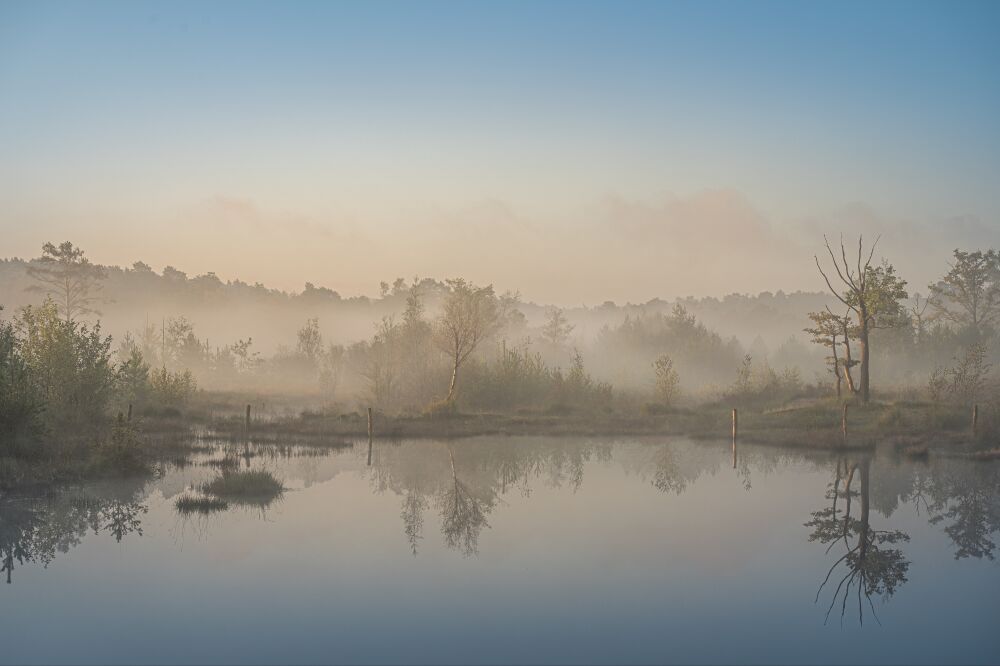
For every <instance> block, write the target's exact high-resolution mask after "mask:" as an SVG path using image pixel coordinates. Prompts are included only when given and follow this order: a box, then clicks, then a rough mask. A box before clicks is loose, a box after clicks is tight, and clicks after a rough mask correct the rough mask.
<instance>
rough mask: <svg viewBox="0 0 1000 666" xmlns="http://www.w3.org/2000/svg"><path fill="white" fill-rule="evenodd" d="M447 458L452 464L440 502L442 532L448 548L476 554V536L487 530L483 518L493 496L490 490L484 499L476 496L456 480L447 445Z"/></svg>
mask: <svg viewBox="0 0 1000 666" xmlns="http://www.w3.org/2000/svg"><path fill="white" fill-rule="evenodd" d="M448 459H449V461H450V463H451V483H450V484H448V485H447V486H446V487H445V490H444V492H443V493H442V494H441V496H440V499H439V502H440V508H441V533H442V534H443V535H444V541H445V544H446V545H447V546H448V547H449V548H454V549H456V550H459V551H461V552H462V553H463V554H464V555H466V556H469V555H476V554H478V552H479V534H480V533H481V532H482V531H483V528H484V527H489V523H488V522H486V516H487V515H488V514H489V512H490V511H491V510H492V509H493V504H494V502H493V499H494V497H495V495H493V493H492V489H490V492H489V494H488V495H487V496H483V495H486V494H485V493H482V494H477V493H475V492H473V490H472V489H470V487H469V486H468V485H466V484H465V483H464V482H462V481H461V480H460V479H459V477H458V469H457V468H456V466H455V451H454V449H453V448H452V446H451V445H450V444H449V445H448Z"/></svg>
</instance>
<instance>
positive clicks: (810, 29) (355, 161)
mask: <svg viewBox="0 0 1000 666" xmlns="http://www.w3.org/2000/svg"><path fill="white" fill-rule="evenodd" d="M998 185H1000V3H997V2H982V3H977V2H941V3H929V2H917V1H908V2H864V3H862V2H836V3H819V2H697V3H695V2H690V3H687V2H655V3H640V2H617V3H587V2H534V3H527V2H523V3H522V2H493V3H486V2H473V1H469V2H441V3H439V2H419V3H414V2H406V3H403V2H400V3H388V2H374V1H373V2H364V3H347V2H343V3H338V2H320V3H291V2H289V3H276V2H272V3H252V2H210V3H183V2H170V3H147V2H121V3H117V2H96V3H81V2H66V3H47V2H17V1H15V0H0V256H19V257H25V258H27V257H33V256H37V255H38V254H39V251H40V247H41V245H42V243H44V242H46V241H55V242H58V241H61V240H71V241H73V242H74V243H76V244H78V245H79V246H81V247H83V248H84V249H85V250H86V251H87V253H88V255H89V256H90V257H91V258H92V259H93V260H94V261H97V262H99V263H104V264H116V265H131V263H132V262H134V261H137V260H142V261H145V262H146V263H148V264H150V265H152V266H153V267H154V269H156V270H160V269H162V267H163V266H165V265H172V266H175V267H177V268H179V269H181V270H184V271H186V272H188V273H189V274H190V275H195V274H200V273H205V272H208V271H214V272H215V273H217V274H218V275H219V276H220V277H222V278H223V279H235V278H239V279H243V280H245V281H248V282H258V281H259V282H263V283H265V284H267V285H269V286H273V287H279V288H283V289H290V290H299V289H301V288H302V286H303V284H304V283H305V282H307V281H308V282H312V283H314V284H317V285H325V286H328V287H330V288H333V289H336V290H338V291H339V292H340V293H342V294H344V295H354V294H359V293H365V294H369V295H374V294H375V293H377V291H378V283H379V281H381V280H389V281H391V280H392V279H393V278H395V277H397V276H403V277H407V278H409V277H413V276H416V275H419V276H431V277H438V278H444V277H452V276H464V277H467V278H469V279H472V280H474V281H476V282H479V283H494V284H495V285H496V286H497V287H498V288H500V289H517V290H520V291H521V293H522V295H523V296H525V297H526V298H528V299H529V300H535V301H539V302H552V303H558V304H563V305H577V304H582V303H600V302H603V301H605V300H615V301H618V302H625V301H631V302H642V301H645V300H648V299H650V298H653V297H665V298H669V297H674V296H687V295H693V296H702V295H724V294H727V293H732V292H739V293H748V292H757V291H762V290H770V291H777V290H779V289H783V290H785V291H794V290H797V289H805V290H819V289H821V288H822V287H823V283H822V280H821V278H820V277H819V275H818V273H817V271H816V268H815V265H814V263H813V255H814V254H815V253H817V252H819V251H821V250H822V242H823V234H824V233H825V234H828V235H830V236H831V237H832V238H834V239H836V238H837V237H838V236H839V235H840V234H845V235H846V236H847V237H848V238H851V237H856V235H857V234H859V233H863V234H865V235H866V236H867V237H872V238H873V237H875V236H877V235H881V240H880V243H879V252H878V253H877V256H884V257H885V258H886V259H888V260H890V261H891V262H892V263H894V264H895V265H896V266H897V268H898V269H899V270H900V272H901V273H902V275H903V277H904V278H906V279H908V280H909V281H910V282H911V286H912V287H913V289H912V290H913V291H920V290H924V291H925V290H926V284H927V282H928V281H930V280H932V279H934V277H935V276H937V275H939V274H941V273H942V272H944V270H946V268H947V260H948V256H949V254H950V252H951V250H952V249H954V248H956V247H962V248H968V249H972V248H979V247H988V246H1000V199H998V197H997V189H998Z"/></svg>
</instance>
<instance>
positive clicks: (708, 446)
mask: <svg viewBox="0 0 1000 666" xmlns="http://www.w3.org/2000/svg"><path fill="white" fill-rule="evenodd" d="M732 456H733V451H732V450H731V448H730V447H729V446H728V442H697V443H693V442H686V441H672V440H655V439H647V440H635V439H629V440H608V439H594V440H575V439H569V438H549V437H535V438H532V437H517V438H488V437H484V438H471V439H466V440H455V441H446V442H442V441H431V440H423V441H406V442H386V441H377V442H375V443H374V445H373V447H372V451H371V464H370V465H368V442H367V441H364V442H361V443H359V444H358V445H357V446H355V447H354V448H336V449H333V448H321V447H304V446H282V445H275V444H269V445H260V444H247V443H246V442H244V443H241V444H240V446H239V447H234V446H223V445H213V444H211V443H209V444H207V445H205V446H204V448H203V450H202V451H201V452H200V453H199V454H198V456H196V457H195V459H193V460H191V461H187V462H186V463H185V464H184V465H178V466H176V467H174V468H172V471H170V473H169V474H166V475H164V476H163V477H162V478H159V479H157V480H155V481H153V482H150V483H149V484H148V485H147V484H146V483H145V482H143V481H141V480H136V481H118V482H114V483H111V482H108V483H102V484H89V485H87V486H86V487H85V489H70V490H69V491H64V492H61V493H54V494H52V495H50V496H45V497H33V498H27V497H18V498H15V497H7V498H5V499H2V500H0V563H2V569H0V571H2V573H3V575H4V576H5V578H6V579H7V581H8V582H11V581H12V580H13V571H14V569H15V567H20V566H23V565H27V564H41V565H42V566H43V567H44V566H46V565H47V564H48V563H50V562H51V561H52V560H53V558H55V557H56V556H57V555H60V554H64V553H67V552H69V551H70V550H71V549H72V548H74V547H75V546H76V545H78V544H79V543H80V542H81V541H82V540H83V538H84V536H85V535H86V534H88V532H89V533H92V534H94V535H96V537H97V538H108V537H110V538H113V539H114V540H115V541H116V542H123V541H125V540H127V539H131V538H137V537H140V536H142V535H143V519H144V518H145V516H146V514H147V511H148V504H149V503H148V500H147V497H148V494H149V493H150V492H153V491H155V492H156V493H157V494H158V495H162V497H163V498H164V499H165V504H166V505H167V507H168V509H169V510H170V511H171V512H176V514H180V515H181V516H182V519H183V516H196V517H198V518H199V519H200V518H204V517H206V516H208V515H209V514H216V516H217V518H213V525H212V526H211V529H212V530H215V529H216V528H217V527H218V526H219V525H221V524H225V521H227V520H231V519H232V516H233V512H234V511H236V510H238V509H239V508H240V507H241V505H240V504H239V503H238V502H230V501H221V500H217V501H216V502H215V503H212V504H210V503H207V501H201V500H205V498H203V497H201V495H199V493H197V492H193V491H192V490H191V489H192V488H194V489H198V488H202V487H203V484H204V483H205V482H206V481H208V480H211V479H212V478H213V477H215V476H216V475H218V474H220V470H225V469H234V468H235V469H258V468H270V469H272V470H273V471H275V472H276V474H279V475H280V476H281V477H282V479H294V480H296V481H298V483H299V484H300V486H299V488H301V484H303V483H304V484H305V487H306V488H309V487H310V486H311V485H322V484H330V485H336V477H337V476H338V475H340V474H347V475H349V476H350V478H352V479H354V480H355V481H360V482H361V483H367V484H368V485H369V487H370V490H371V491H372V492H373V493H375V494H378V495H385V496H386V499H388V500H389V501H391V503H392V506H393V507H398V519H397V516H396V515H395V510H394V511H393V513H391V514H389V519H390V520H392V521H393V525H400V526H401V531H402V535H403V537H404V541H403V544H405V545H402V549H401V551H400V552H401V554H405V556H406V557H407V559H408V560H409V557H410V556H412V557H422V559H421V562H423V561H424V559H423V558H427V557H428V555H427V554H426V553H424V552H422V550H423V549H426V548H427V544H428V542H430V543H432V544H434V545H435V546H439V547H440V546H443V547H444V548H446V549H449V550H452V551H454V552H455V553H457V554H460V555H461V556H463V557H466V558H470V560H472V561H473V562H474V561H475V558H477V557H479V556H480V554H481V552H480V551H481V550H483V551H486V550H487V549H488V548H489V541H488V538H489V537H488V536H484V535H489V534H491V533H493V528H492V527H491V524H497V525H500V524H501V521H499V520H498V516H499V514H502V513H503V512H504V511H505V510H507V507H508V505H510V504H520V505H524V504H525V503H536V502H545V501H551V497H552V494H551V493H550V492H542V491H540V489H547V490H557V491H559V492H560V493H563V494H565V496H567V497H569V496H574V495H576V494H581V495H585V496H587V497H588V499H589V500H590V501H593V498H594V490H593V488H590V492H589V494H588V492H587V488H588V487H590V486H588V484H593V483H595V482H593V481H588V478H590V475H595V474H596V475H600V476H601V478H602V479H603V481H602V484H603V485H599V486H598V487H600V488H601V489H602V492H618V491H621V492H626V491H628V492H629V493H632V492H633V491H635V490H636V489H637V488H642V489H644V492H645V493H646V494H645V495H642V494H641V493H636V497H642V498H643V499H642V500H641V501H643V502H646V503H647V506H648V503H657V502H662V503H664V504H668V503H671V502H674V501H676V498H677V497H679V496H681V495H683V494H685V493H689V492H693V491H694V489H695V488H698V487H702V488H705V487H709V488H712V489H713V492H723V493H729V492H735V493H737V495H736V496H739V497H743V496H746V497H749V498H752V499H757V498H758V496H760V495H764V496H766V495H767V494H768V491H769V490H771V489H772V488H773V487H774V481H775V479H780V480H784V481H785V482H787V481H788V479H792V478H794V479H799V480H800V481H799V485H800V486H804V485H805V484H804V482H803V481H802V479H805V480H806V481H807V482H808V484H809V486H805V489H806V490H805V495H809V496H811V497H812V498H813V500H812V501H813V502H815V504H814V505H813V506H816V507H817V508H816V509H815V510H814V511H811V512H810V511H809V510H808V509H806V510H800V509H798V508H797V507H793V511H794V513H795V514H797V515H794V517H793V518H790V519H789V520H793V521H794V522H793V525H795V526H796V527H795V529H796V534H797V535H798V536H796V537H795V539H796V540H798V541H799V545H800V546H801V547H807V544H808V543H814V544H821V545H822V546H824V547H825V548H819V549H818V552H819V553H820V554H821V555H823V556H824V559H822V560H821V561H820V560H817V561H816V565H817V571H816V574H815V578H812V577H810V580H809V581H803V582H801V583H797V584H796V585H798V586H801V587H803V589H802V590H801V592H799V591H798V590H796V595H799V594H801V597H802V600H803V603H806V604H808V603H809V602H810V601H811V600H812V598H813V595H814V593H815V600H816V603H817V604H819V608H820V610H819V611H818V612H819V613H822V612H823V611H825V613H826V618H827V619H828V618H829V617H831V616H834V614H839V615H840V617H841V621H843V619H844V618H845V616H846V617H857V618H858V621H859V622H861V623H865V621H866V620H867V619H868V618H869V617H874V618H875V619H876V620H878V619H879V616H878V613H876V608H877V603H876V602H878V601H881V603H882V604H885V603H886V602H888V601H889V600H890V599H891V597H892V596H893V595H894V594H895V593H896V592H897V591H898V590H900V589H901V588H902V587H903V586H904V585H907V584H908V580H909V578H910V577H911V575H912V573H911V567H910V564H911V563H910V560H911V558H912V559H915V560H919V552H920V551H919V549H917V548H915V547H914V546H915V544H909V545H908V542H910V534H909V533H908V532H906V531H903V530H902V529H900V527H901V526H902V523H901V520H900V516H901V515H906V516H911V517H912V515H913V511H914V510H915V511H917V512H919V515H920V517H921V518H922V519H923V520H926V521H927V522H928V523H929V524H930V525H933V526H935V529H937V530H940V531H941V533H943V534H945V535H947V537H948V543H949V544H950V548H951V553H950V554H951V555H952V556H953V557H954V558H955V559H987V560H992V559H993V558H994V557H995V551H996V537H997V534H998V533H1000V465H997V464H995V463H969V462H966V461H960V460H948V459H933V460H931V461H929V462H926V463H914V462H912V461H906V460H901V459H898V458H896V457H894V456H893V455H891V454H888V453H886V454H881V455H877V454H875V453H873V452H868V453H864V454H857V455H855V454H851V455H831V454H828V453H819V452H814V453H807V452H796V451H780V450H776V449H767V448H760V447H752V446H750V447H748V446H746V445H740V447H739V450H738V455H737V459H736V461H735V462H736V469H735V470H733V469H732V465H733V458H732ZM751 476H753V480H754V483H753V484H752V485H751ZM706 477H713V479H714V480H713V481H711V482H706V481H705V479H706ZM609 479H611V480H610V481H609ZM720 482H721V483H723V485H721V486H720V485H719V484H720ZM706 483H707V484H708V485H707V486H706V485H705V484H706ZM814 483H815V484H816V486H815V488H812V487H810V486H811V485H812V484H814ZM727 487H728V488H731V489H734V490H732V491H730V490H726V488H727ZM536 491H539V492H536ZM291 492H293V493H294V492H296V490H294V489H293V490H292V491H291ZM799 495H801V496H805V495H803V494H802V493H799ZM727 497H733V495H727ZM793 497H795V495H794V494H791V495H788V496H785V495H782V496H781V497H780V498H779V499H771V500H768V501H775V502H779V503H781V502H784V503H785V504H786V506H787V503H788V502H793V501H797V500H796V499H794V498H793ZM396 498H398V503H397V499H396ZM546 498H548V499H546ZM821 503H822V506H818V505H820V504H821ZM182 505H183V508H182ZM775 506H777V505H775ZM804 506H806V507H809V504H805V505H804ZM901 507H902V508H903V509H904V511H902V512H900V508H901ZM266 508H267V507H266V506H264V507H260V511H261V513H263V510H264V509H266ZM542 509H544V507H541V506H540V507H539V510H542ZM561 510H562V511H571V510H572V509H566V508H563V509H561ZM897 512H899V513H897ZM785 513H786V515H787V512H785ZM176 514H175V515H176ZM237 519H238V517H237ZM299 519H301V516H300V515H299V514H298V513H295V512H293V511H287V512H284V513H283V514H282V515H279V516H278V518H277V520H278V521H295V520H299ZM371 519H372V520H374V517H372V518H371ZM397 520H398V521H399V522H398V523H397V522H396V521H397ZM597 520H599V519H597ZM731 520H732V519H731V518H730V517H728V516H726V515H725V513H724V512H723V513H720V512H709V513H706V514H705V516H704V520H703V521H702V522H701V525H702V526H704V525H705V524H706V522H712V521H715V522H717V523H718V526H719V527H718V529H720V530H723V529H731V528H732V525H731V524H730V521H731ZM760 520H767V518H765V517H764V516H762V517H761V518H760ZM507 522H510V521H507ZM803 522H804V524H805V527H806V530H802V528H801V527H798V525H801V524H802V523H803ZM613 527H614V526H609V525H601V524H597V525H595V528H594V529H595V531H596V532H600V531H601V530H604V529H611V528H613ZM508 528H509V526H508ZM208 529H209V527H208V526H206V531H208ZM393 529H394V530H395V529H398V528H396V527H393ZM669 529H676V530H677V533H676V535H674V534H671V535H670V538H671V539H674V537H675V536H676V539H677V541H678V542H681V541H685V540H687V537H688V536H689V534H688V533H687V532H686V531H685V530H690V529H692V528H691V527H690V526H686V525H684V524H678V525H675V526H671V527H670V528H669ZM907 530H908V531H909V532H912V533H913V534H914V535H915V540H916V535H918V534H919V531H915V528H914V527H913V523H912V522H910V523H907ZM396 534H398V532H396ZM154 538H155V535H154ZM688 543H691V541H690V540H688ZM404 549H405V550H404ZM907 550H909V551H910V552H909V553H907ZM809 557H814V555H812V554H810V555H809ZM664 566H667V565H664ZM909 584H912V583H909ZM817 587H818V589H817ZM879 613H882V611H881V609H880V610H879ZM817 624H818V622H817Z"/></svg>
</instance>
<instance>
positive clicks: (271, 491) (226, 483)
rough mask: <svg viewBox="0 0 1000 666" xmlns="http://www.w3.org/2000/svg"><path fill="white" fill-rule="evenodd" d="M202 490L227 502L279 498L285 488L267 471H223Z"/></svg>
mask: <svg viewBox="0 0 1000 666" xmlns="http://www.w3.org/2000/svg"><path fill="white" fill-rule="evenodd" d="M202 490H204V491H205V492H206V493H208V494H209V495H214V496H215V497H218V498H224V499H229V500H238V499H254V500H271V499H275V498H277V497H279V496H280V495H281V494H282V493H283V492H284V491H285V487H284V486H283V485H282V484H281V481H279V480H278V479H277V478H275V476H274V475H273V474H271V473H270V472H268V471H267V470H262V469H257V470H245V471H235V470H223V471H222V473H221V474H220V475H219V476H217V477H215V478H214V479H212V480H211V481H209V482H208V483H206V484H205V485H204V486H203V487H202Z"/></svg>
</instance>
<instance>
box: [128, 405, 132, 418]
mask: <svg viewBox="0 0 1000 666" xmlns="http://www.w3.org/2000/svg"><path fill="white" fill-rule="evenodd" d="M128 421H129V422H131V421H132V403H131V402H130V403H128Z"/></svg>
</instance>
